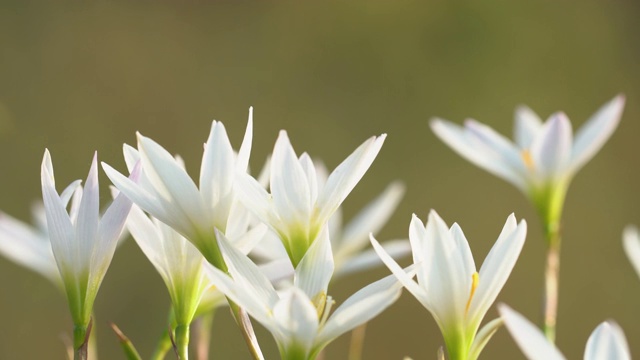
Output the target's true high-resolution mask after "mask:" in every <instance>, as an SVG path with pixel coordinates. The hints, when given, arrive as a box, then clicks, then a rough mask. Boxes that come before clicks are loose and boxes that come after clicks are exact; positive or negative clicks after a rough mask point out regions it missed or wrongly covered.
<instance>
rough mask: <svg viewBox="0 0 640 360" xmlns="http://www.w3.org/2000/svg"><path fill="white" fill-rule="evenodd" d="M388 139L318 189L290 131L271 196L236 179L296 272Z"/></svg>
mask: <svg viewBox="0 0 640 360" xmlns="http://www.w3.org/2000/svg"><path fill="white" fill-rule="evenodd" d="M385 138H386V135H385V134H383V135H381V136H378V137H371V138H370V139H368V140H367V141H365V142H364V143H363V144H362V145H360V146H359V147H358V148H357V149H356V150H355V151H354V152H353V153H352V154H351V155H350V156H349V157H348V158H347V159H346V160H344V161H343V162H342V163H341V164H340V165H338V167H337V168H336V169H335V170H334V171H333V172H332V173H331V175H329V177H328V179H327V181H326V183H325V184H324V186H322V187H320V186H319V184H318V177H317V174H316V167H315V166H314V164H313V162H312V161H311V158H310V157H309V155H307V154H306V153H303V154H302V155H301V156H300V158H298V157H297V156H296V153H295V151H294V150H293V147H292V146H291V143H290V142H289V138H288V136H287V133H286V131H284V130H282V131H280V135H279V136H278V140H277V141H276V144H275V147H274V150H273V155H272V157H271V169H270V174H271V179H270V187H271V194H269V193H267V191H266V190H265V189H264V187H262V186H261V185H260V184H259V183H258V182H257V181H256V180H255V179H254V178H252V177H250V176H248V175H244V176H239V177H238V184H237V189H238V198H239V199H240V201H242V202H243V204H244V205H245V207H246V208H247V209H249V210H250V211H252V212H253V213H254V214H255V215H256V216H257V217H258V218H259V219H261V220H262V221H263V222H264V223H265V224H267V225H268V226H269V227H271V229H272V230H273V231H275V232H276V233H277V234H278V235H279V236H280V238H281V240H282V242H283V244H284V246H285V249H286V250H287V253H288V255H289V257H290V259H291V262H292V263H293V265H294V266H296V265H297V264H298V263H299V262H300V260H301V259H302V257H303V256H304V254H305V253H306V251H307V249H308V248H309V247H310V246H311V243H312V242H313V240H314V239H315V238H316V237H317V235H318V234H319V232H320V230H321V229H322V228H323V227H324V226H325V225H326V224H327V222H328V221H329V218H330V217H331V216H332V215H333V213H334V212H335V211H336V210H337V209H338V207H339V206H340V204H341V203H342V202H343V201H344V199H345V198H346V197H347V195H348V194H349V193H350V192H351V190H353V188H354V187H355V186H356V184H357V183H358V182H359V181H360V179H361V178H362V176H364V173H365V172H366V171H367V169H369V166H371V163H372V162H373V160H374V159H375V157H376V156H377V154H378V152H379V151H380V148H381V147H382V144H383V142H384V139H385Z"/></svg>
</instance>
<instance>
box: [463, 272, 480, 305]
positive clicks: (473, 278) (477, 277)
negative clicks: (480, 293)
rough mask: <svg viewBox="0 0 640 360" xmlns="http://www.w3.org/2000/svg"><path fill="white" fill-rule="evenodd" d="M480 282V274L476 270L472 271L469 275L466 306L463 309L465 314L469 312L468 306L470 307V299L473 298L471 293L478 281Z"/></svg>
mask: <svg viewBox="0 0 640 360" xmlns="http://www.w3.org/2000/svg"><path fill="white" fill-rule="evenodd" d="M479 282H480V275H478V272H477V271H476V272H474V273H473V275H471V291H469V300H467V306H466V307H465V309H464V314H465V315H467V313H468V312H469V307H471V300H473V295H474V294H475V293H476V288H478V283H479Z"/></svg>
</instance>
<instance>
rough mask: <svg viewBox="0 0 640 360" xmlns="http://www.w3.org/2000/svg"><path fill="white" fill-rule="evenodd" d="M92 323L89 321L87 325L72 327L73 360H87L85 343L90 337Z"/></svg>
mask: <svg viewBox="0 0 640 360" xmlns="http://www.w3.org/2000/svg"><path fill="white" fill-rule="evenodd" d="M92 324H93V321H92V320H90V321H89V325H87V326H84V325H75V326H74V327H73V350H74V353H73V359H74V360H87V343H88V339H89V335H91V327H92Z"/></svg>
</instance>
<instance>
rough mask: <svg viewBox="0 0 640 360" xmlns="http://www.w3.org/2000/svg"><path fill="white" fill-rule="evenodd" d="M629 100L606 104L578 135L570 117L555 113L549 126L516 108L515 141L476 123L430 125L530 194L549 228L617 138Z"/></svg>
mask: <svg viewBox="0 0 640 360" xmlns="http://www.w3.org/2000/svg"><path fill="white" fill-rule="evenodd" d="M624 102H625V98H624V96H622V95H619V96H617V97H615V98H614V99H613V100H611V101H609V102H608V103H606V104H605V105H604V106H602V107H601V108H600V109H599V110H598V111H597V112H596V113H595V114H594V115H593V116H591V118H590V119H589V120H587V121H586V122H585V124H584V125H583V126H582V127H581V128H580V129H579V130H578V131H577V132H576V134H575V136H574V135H573V131H572V129H571V123H570V122H569V119H568V118H567V116H566V115H565V114H564V113H561V112H560V113H555V114H553V115H551V117H549V119H548V120H547V121H546V122H544V123H543V122H542V120H541V119H540V118H539V117H538V115H536V114H535V113H534V112H533V111H532V110H531V109H529V108H527V107H524V106H522V107H519V108H518V109H517V110H516V115H515V130H514V133H515V136H514V137H515V142H512V141H510V140H509V139H507V138H505V137H504V136H502V135H500V134H498V133H497V132H496V131H494V130H493V129H491V128H490V127H488V126H486V125H483V124H481V123H479V122H477V121H475V120H467V121H466V122H465V124H464V126H459V125H456V124H454V123H451V122H449V121H446V120H442V119H437V118H436V119H434V120H432V121H431V123H430V125H431V129H432V130H433V132H434V133H435V134H436V135H437V136H438V137H439V138H440V139H441V140H442V141H444V142H445V143H446V144H447V145H449V146H450V147H451V148H452V149H453V150H455V151H456V152H457V153H458V154H460V155H461V156H462V157H464V158H465V159H467V160H469V161H470V162H472V163H473V164H475V165H477V166H479V167H481V168H483V169H485V170H487V171H488V172H490V173H492V174H494V175H496V176H498V177H501V178H503V179H505V180H506V181H508V182H510V183H512V184H513V185H515V186H516V187H517V188H518V189H520V190H521V191H522V192H523V193H525V194H526V195H527V196H529V197H530V198H531V199H532V201H533V202H534V203H535V204H536V206H537V207H538V210H539V211H540V213H541V215H542V216H543V218H544V220H545V221H546V222H547V225H548V226H557V224H556V222H557V221H558V219H559V216H560V213H561V211H562V204H563V203H564V197H565V194H566V190H567V188H568V186H569V183H570V181H571V179H572V178H573V176H574V175H575V173H576V172H577V171H578V170H579V169H580V168H582V166H584V165H585V164H586V163H587V162H588V161H589V160H590V159H591V158H592V157H593V156H594V155H595V154H596V153H597V152H598V151H599V150H600V148H602V146H603V145H604V144H605V142H606V141H607V140H608V139H609V137H610V136H611V134H613V132H614V131H615V129H616V127H617V126H618V123H619V122H620V117H621V115H622V110H623V108H624ZM552 230H553V229H552Z"/></svg>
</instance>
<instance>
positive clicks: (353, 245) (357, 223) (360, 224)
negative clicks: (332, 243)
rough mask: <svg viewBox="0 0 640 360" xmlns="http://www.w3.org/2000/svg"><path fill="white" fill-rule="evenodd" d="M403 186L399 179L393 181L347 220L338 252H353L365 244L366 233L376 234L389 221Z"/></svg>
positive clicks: (400, 196)
mask: <svg viewBox="0 0 640 360" xmlns="http://www.w3.org/2000/svg"><path fill="white" fill-rule="evenodd" d="M404 191H405V187H404V184H402V182H400V181H395V182H393V183H391V184H389V186H387V188H386V189H385V190H384V192H383V193H382V194H380V195H379V196H378V197H377V198H375V199H374V200H373V201H372V202H370V203H369V204H368V205H367V206H366V207H365V208H364V209H362V210H361V211H360V212H359V213H358V215H356V217H355V218H353V220H351V221H350V222H349V224H347V225H346V226H345V228H344V231H343V232H342V241H341V242H340V248H339V249H336V251H337V252H338V253H342V252H346V253H353V252H357V251H359V250H361V249H362V248H363V247H365V246H366V245H367V240H368V235H369V233H372V234H374V235H376V234H377V233H378V232H379V231H380V229H382V227H383V226H384V225H385V224H386V223H387V221H389V218H390V217H391V215H393V213H394V212H395V210H396V207H397V206H398V203H399V202H400V199H402V195H404Z"/></svg>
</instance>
